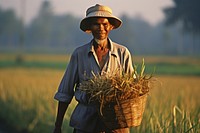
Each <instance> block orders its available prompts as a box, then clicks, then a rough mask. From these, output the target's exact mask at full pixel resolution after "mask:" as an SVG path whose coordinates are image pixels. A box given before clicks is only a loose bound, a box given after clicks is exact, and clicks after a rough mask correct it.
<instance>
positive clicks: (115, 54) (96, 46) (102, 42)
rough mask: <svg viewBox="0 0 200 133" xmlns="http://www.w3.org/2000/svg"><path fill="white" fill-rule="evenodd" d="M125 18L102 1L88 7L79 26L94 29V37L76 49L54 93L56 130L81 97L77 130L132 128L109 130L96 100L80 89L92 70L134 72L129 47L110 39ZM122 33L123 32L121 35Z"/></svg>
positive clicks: (57, 132) (103, 132)
mask: <svg viewBox="0 0 200 133" xmlns="http://www.w3.org/2000/svg"><path fill="white" fill-rule="evenodd" d="M121 24H122V21H121V20H120V19H119V18H117V17H115V16H113V15H112V10H111V9H110V8H109V7H107V6H103V5H98V4H97V5H95V6H92V7H90V8H88V10H87V11H86V17H85V18H84V19H83V20H82V21H81V23H80V29H81V30H83V31H84V32H86V33H91V34H92V36H93V39H92V40H91V41H90V42H89V43H87V44H85V45H83V46H80V47H78V48H77V49H75V51H74V52H73V54H72V56H71V59H70V62H69V64H68V67H67V70H66V72H65V74H64V76H63V79H62V81H61V83H60V86H59V88H58V92H57V93H56V94H55V97H54V98H55V99H56V100H58V101H59V103H58V112H57V117H56V122H55V129H54V133H61V126H62V122H63V117H64V114H65V112H66V110H67V107H68V105H69V104H70V102H71V100H72V98H73V97H74V96H75V99H76V100H77V101H78V104H77V106H76V108H75V109H74V111H73V113H72V116H71V119H70V126H72V127H73V128H74V133H111V132H116V133H118V132H120V133H129V128H122V129H116V130H115V129H114V130H110V129H109V127H106V126H105V125H104V123H103V122H102V120H101V118H100V116H99V114H98V112H97V109H96V106H95V104H94V103H89V102H88V99H89V97H88V95H87V94H86V93H85V92H83V91H80V90H79V84H80V83H81V82H83V81H84V80H87V78H88V77H92V76H93V73H95V74H103V73H104V72H106V73H112V72H113V71H116V70H117V69H121V70H123V71H124V72H126V73H132V72H133V67H132V60H131V55H130V52H129V50H128V49H127V48H126V47H124V46H122V45H120V44H117V43H114V42H112V41H111V39H110V38H109V37H108V35H109V33H110V31H111V30H113V29H116V28H118V27H120V26H121ZM122 37H123V36H122Z"/></svg>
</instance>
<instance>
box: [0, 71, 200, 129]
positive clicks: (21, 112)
mask: <svg viewBox="0 0 200 133" xmlns="http://www.w3.org/2000/svg"><path fill="white" fill-rule="evenodd" d="M63 72H64V71H62V70H54V69H32V68H16V69H13V68H6V69H0V92H1V93H0V106H1V109H0V118H1V119H3V120H4V121H5V122H6V123H9V124H10V127H12V128H13V129H15V130H16V131H26V132H30V133H41V132H51V131H52V130H53V125H54V120H55V115H56V108H57V103H56V101H55V100H53V96H54V94H55V92H56V90H57V87H58V85H59V82H60V80H61V77H62V75H63ZM158 79H159V81H160V83H161V84H157V85H155V86H154V88H153V89H152V90H150V95H149V97H148V103H147V105H146V109H145V112H144V117H143V121H142V124H141V125H140V126H139V127H134V128H132V132H134V133H135V132H136V133H137V132H138V133H141V132H152V133H156V132H157V133H160V132H164V133H168V132H169V133H176V132H194V133H196V132H199V130H200V125H199V122H200V118H199V114H200V108H199V107H200V101H199V100H198V99H199V85H198V82H199V81H200V77H193V76H190V77H184V76H160V77H158ZM75 104H76V102H75V101H73V102H72V105H71V106H70V107H69V109H68V113H67V114H66V116H65V122H64V126H63V128H64V129H63V130H64V132H71V131H72V128H69V127H68V120H69V118H70V114H71V111H72V110H73V108H74V106H75Z"/></svg>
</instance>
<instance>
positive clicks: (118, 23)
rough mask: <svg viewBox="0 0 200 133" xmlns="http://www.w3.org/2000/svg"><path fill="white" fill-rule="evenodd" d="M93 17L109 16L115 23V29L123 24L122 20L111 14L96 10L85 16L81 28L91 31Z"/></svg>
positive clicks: (112, 22)
mask: <svg viewBox="0 0 200 133" xmlns="http://www.w3.org/2000/svg"><path fill="white" fill-rule="evenodd" d="M91 18H107V19H108V20H109V22H110V23H111V25H113V26H114V27H113V29H117V28H119V27H120V26H121V25H122V21H121V20H120V19H119V18H117V17H115V16H113V15H110V14H105V12H104V13H101V12H95V13H92V14H90V15H89V16H87V17H85V18H84V19H83V20H82V21H81V23H80V29H81V30H82V31H84V32H87V31H90V20H91Z"/></svg>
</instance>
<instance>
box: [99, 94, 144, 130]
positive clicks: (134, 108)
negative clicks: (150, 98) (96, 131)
mask: <svg viewBox="0 0 200 133" xmlns="http://www.w3.org/2000/svg"><path fill="white" fill-rule="evenodd" d="M146 100H147V94H144V95H142V96H140V97H137V98H132V99H127V100H123V101H118V103H110V104H109V105H105V107H104V108H103V110H102V113H103V116H101V117H102V120H103V122H104V123H105V125H106V127H107V128H109V129H120V128H127V127H135V126H139V125H140V124H141V121H142V117H143V113H144V110H145V105H146Z"/></svg>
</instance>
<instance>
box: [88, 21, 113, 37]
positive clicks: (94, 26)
mask: <svg viewBox="0 0 200 133" xmlns="http://www.w3.org/2000/svg"><path fill="white" fill-rule="evenodd" d="M112 29H113V26H112V25H111V24H110V22H109V21H108V19H107V18H93V19H92V20H91V27H90V30H91V32H92V35H93V36H94V38H96V39H99V40H104V39H106V38H107V37H108V34H109V32H110V31H111V30H112Z"/></svg>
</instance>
